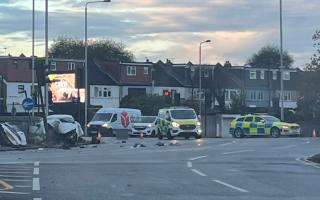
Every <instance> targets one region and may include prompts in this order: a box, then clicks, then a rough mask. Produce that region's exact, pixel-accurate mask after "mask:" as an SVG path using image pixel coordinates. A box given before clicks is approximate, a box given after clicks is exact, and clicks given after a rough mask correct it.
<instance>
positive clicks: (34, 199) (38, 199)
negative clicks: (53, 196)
mask: <svg viewBox="0 0 320 200" xmlns="http://www.w3.org/2000/svg"><path fill="white" fill-rule="evenodd" d="M33 200H42V199H41V198H33Z"/></svg>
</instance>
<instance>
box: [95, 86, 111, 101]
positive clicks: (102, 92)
mask: <svg viewBox="0 0 320 200" xmlns="http://www.w3.org/2000/svg"><path fill="white" fill-rule="evenodd" d="M94 97H98V98H110V97H111V91H110V89H109V88H106V87H94Z"/></svg>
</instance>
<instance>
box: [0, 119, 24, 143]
mask: <svg viewBox="0 0 320 200" xmlns="http://www.w3.org/2000/svg"><path fill="white" fill-rule="evenodd" d="M0 143H1V144H2V145H7V146H25V145H27V140H26V136H25V134H24V132H22V131H19V130H17V129H16V128H15V127H14V126H12V125H10V124H9V123H6V122H5V123H0Z"/></svg>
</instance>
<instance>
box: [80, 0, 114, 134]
mask: <svg viewBox="0 0 320 200" xmlns="http://www.w3.org/2000/svg"><path fill="white" fill-rule="evenodd" d="M107 2H111V0H101V1H89V2H87V3H86V6H85V28H84V35H85V42H84V54H85V70H84V71H85V101H84V126H85V127H84V128H85V135H87V133H88V132H87V131H88V129H87V121H88V5H89V4H94V3H107Z"/></svg>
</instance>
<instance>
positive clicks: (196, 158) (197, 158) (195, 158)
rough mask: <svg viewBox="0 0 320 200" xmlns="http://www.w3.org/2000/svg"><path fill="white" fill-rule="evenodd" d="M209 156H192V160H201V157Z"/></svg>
mask: <svg viewBox="0 0 320 200" xmlns="http://www.w3.org/2000/svg"><path fill="white" fill-rule="evenodd" d="M206 157H207V156H199V157H194V158H190V159H189V160H190V161H194V160H199V159H201V158H206Z"/></svg>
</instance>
